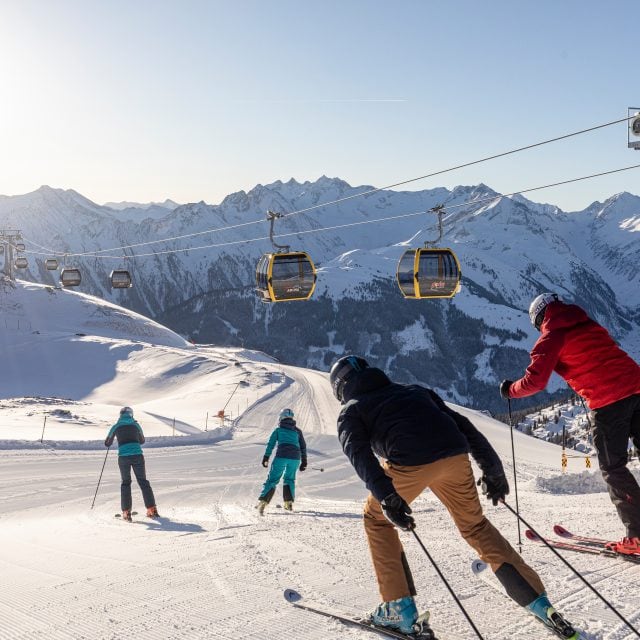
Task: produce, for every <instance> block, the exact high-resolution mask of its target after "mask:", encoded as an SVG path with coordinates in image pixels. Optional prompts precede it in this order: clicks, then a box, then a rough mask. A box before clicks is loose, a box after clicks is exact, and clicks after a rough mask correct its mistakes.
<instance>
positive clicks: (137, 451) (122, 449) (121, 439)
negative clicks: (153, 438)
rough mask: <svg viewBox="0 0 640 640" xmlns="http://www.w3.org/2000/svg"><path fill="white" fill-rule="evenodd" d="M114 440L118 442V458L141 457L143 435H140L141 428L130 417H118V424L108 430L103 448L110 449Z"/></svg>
mask: <svg viewBox="0 0 640 640" xmlns="http://www.w3.org/2000/svg"><path fill="white" fill-rule="evenodd" d="M114 438H116V439H117V440H118V455H119V456H141V455H142V447H141V446H140V445H141V444H144V433H142V427H141V426H140V425H139V424H138V423H137V421H136V420H134V419H133V418H132V417H131V416H130V415H128V414H126V413H125V414H124V415H122V416H120V419H119V420H118V422H116V423H115V424H114V425H113V427H111V429H110V430H109V434H108V435H107V439H106V440H105V441H104V446H105V447H110V446H111V445H112V444H113V439H114Z"/></svg>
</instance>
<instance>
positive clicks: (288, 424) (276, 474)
mask: <svg viewBox="0 0 640 640" xmlns="http://www.w3.org/2000/svg"><path fill="white" fill-rule="evenodd" d="M276 444H277V445H278V448H277V449H276V456H275V458H274V459H273V462H272V463H271V469H269V475H268V476H267V480H266V481H265V483H264V486H263V487H262V492H261V493H260V497H259V498H258V504H257V508H258V510H259V512H260V515H263V514H264V510H265V508H266V506H267V505H268V504H269V502H270V501H271V498H273V494H274V493H275V491H276V487H277V486H278V482H280V478H282V476H283V475H284V481H283V483H284V484H283V487H282V494H283V500H284V508H285V509H287V510H288V511H292V510H293V501H294V499H295V491H296V472H297V471H298V468H299V469H300V471H304V470H305V469H306V468H307V444H306V442H305V441H304V436H303V435H302V431H300V429H299V427H298V426H297V425H296V421H295V420H294V419H293V411H292V410H291V409H283V410H282V411H281V412H280V419H279V422H278V426H277V427H276V428H275V429H274V430H273V433H272V434H271V437H270V438H269V442H268V443H267V449H266V451H265V453H264V457H263V458H262V466H263V467H267V466H268V465H269V457H270V456H271V453H272V451H273V449H274V447H275V446H276Z"/></svg>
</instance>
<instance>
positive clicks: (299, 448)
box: [264, 418, 307, 462]
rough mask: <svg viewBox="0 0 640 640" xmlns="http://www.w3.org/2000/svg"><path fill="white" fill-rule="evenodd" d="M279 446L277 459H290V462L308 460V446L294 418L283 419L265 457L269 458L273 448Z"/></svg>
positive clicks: (272, 436)
mask: <svg viewBox="0 0 640 640" xmlns="http://www.w3.org/2000/svg"><path fill="white" fill-rule="evenodd" d="M276 443H277V444H278V449H277V450H276V458H289V459H290V460H300V459H302V460H303V461H305V462H306V460H307V444H306V442H305V441H304V436H303V435H302V431H300V429H299V428H298V427H297V426H296V421H295V420H293V419H292V418H283V419H282V420H280V423H279V425H278V427H276V428H275V429H274V430H273V433H272V434H271V437H270V438H269V442H268V443H267V450H266V451H265V453H264V455H265V457H267V458H268V457H269V456H270V455H271V452H272V451H273V448H274V447H275V446H276Z"/></svg>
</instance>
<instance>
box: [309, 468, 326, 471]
mask: <svg viewBox="0 0 640 640" xmlns="http://www.w3.org/2000/svg"><path fill="white" fill-rule="evenodd" d="M311 469H313V471H324V469H323V468H322V467H311Z"/></svg>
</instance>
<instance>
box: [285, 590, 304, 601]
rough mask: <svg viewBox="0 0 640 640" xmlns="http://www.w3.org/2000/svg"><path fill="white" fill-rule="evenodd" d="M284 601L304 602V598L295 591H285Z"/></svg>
mask: <svg viewBox="0 0 640 640" xmlns="http://www.w3.org/2000/svg"><path fill="white" fill-rule="evenodd" d="M284 599H285V600H286V601H287V602H298V601H299V600H302V596H301V595H300V594H299V593H298V592H297V591H296V590H295V589H285V590H284Z"/></svg>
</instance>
